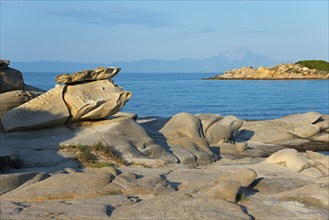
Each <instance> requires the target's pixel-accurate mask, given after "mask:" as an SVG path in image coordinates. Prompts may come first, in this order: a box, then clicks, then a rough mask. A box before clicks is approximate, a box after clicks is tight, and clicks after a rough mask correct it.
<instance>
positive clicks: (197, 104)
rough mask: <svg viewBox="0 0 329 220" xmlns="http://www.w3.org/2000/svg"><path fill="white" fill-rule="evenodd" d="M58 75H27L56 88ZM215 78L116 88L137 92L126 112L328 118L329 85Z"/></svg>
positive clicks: (129, 80) (125, 82)
mask: <svg viewBox="0 0 329 220" xmlns="http://www.w3.org/2000/svg"><path fill="white" fill-rule="evenodd" d="M58 74H59V73H31V72H26V73H23V76H24V80H25V82H26V83H27V84H29V85H32V86H36V87H39V88H43V89H46V90H48V89H51V88H53V87H54V85H55V80H54V78H55V76H56V75H58ZM213 75H214V74H199V73H163V74H159V73H156V74H152V73H119V75H118V76H116V77H115V78H113V81H114V83H115V84H118V85H120V86H121V87H123V88H124V89H125V90H129V91H132V92H133V96H132V97H131V99H130V100H129V101H128V103H127V104H126V105H125V107H124V108H123V111H126V112H134V113H137V114H138V116H139V117H144V116H171V115H174V114H176V113H179V112H190V113H216V114H221V115H235V116H238V117H240V118H242V119H273V118H278V117H282V116H285V115H288V114H294V113H304V112H309V111H316V112H320V113H322V114H328V113H329V80H273V81H271V80H255V81H253V80H201V79H202V78H204V77H210V76H213Z"/></svg>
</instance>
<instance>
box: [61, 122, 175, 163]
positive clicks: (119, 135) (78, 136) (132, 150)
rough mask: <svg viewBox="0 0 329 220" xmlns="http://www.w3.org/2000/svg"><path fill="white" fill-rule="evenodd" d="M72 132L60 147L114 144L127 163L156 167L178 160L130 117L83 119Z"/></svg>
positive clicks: (72, 128) (73, 127)
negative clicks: (90, 120)
mask: <svg viewBox="0 0 329 220" xmlns="http://www.w3.org/2000/svg"><path fill="white" fill-rule="evenodd" d="M71 132H73V133H72V135H71V136H72V138H70V139H69V140H65V141H62V142H60V145H61V146H66V145H71V144H86V145H92V144H95V143H97V142H102V143H103V144H105V145H108V146H112V147H114V148H115V149H116V150H117V151H119V152H120V153H121V154H122V156H123V157H124V158H125V159H126V160H127V161H128V162H133V163H142V164H145V165H148V166H155V165H163V164H165V163H170V162H173V163H175V162H176V161H177V159H176V158H175V156H173V155H172V154H170V153H169V152H167V151H166V150H165V149H164V148H162V147H161V146H160V145H158V144H155V143H154V141H153V140H152V139H151V138H150V137H149V136H148V135H147V133H146V132H145V130H144V129H143V128H142V127H141V126H140V125H139V124H137V123H136V121H135V120H133V119H131V118H129V117H125V116H121V117H118V118H113V119H110V120H102V121H95V122H81V123H79V125H78V126H72V127H71ZM90 137H93V138H90ZM59 139H63V138H60V137H59Z"/></svg>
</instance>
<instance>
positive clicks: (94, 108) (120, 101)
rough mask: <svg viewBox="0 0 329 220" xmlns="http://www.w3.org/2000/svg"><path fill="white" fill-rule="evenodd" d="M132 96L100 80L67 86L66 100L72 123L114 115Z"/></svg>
mask: <svg viewBox="0 0 329 220" xmlns="http://www.w3.org/2000/svg"><path fill="white" fill-rule="evenodd" d="M131 95H132V93H131V92H126V91H123V90H122V89H121V88H120V87H119V86H116V85H114V84H113V83H112V82H111V81H109V80H98V81H93V82H87V83H80V84H73V85H69V86H67V88H66V91H65V93H64V100H65V103H66V104H67V106H68V107H69V109H70V114H71V121H79V120H82V119H101V118H104V117H107V116H109V115H113V114H115V113H117V112H118V111H119V110H121V108H122V107H123V106H124V104H125V103H126V102H127V101H128V100H129V98H130V97H131Z"/></svg>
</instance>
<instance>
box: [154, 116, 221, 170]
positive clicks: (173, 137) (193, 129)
mask: <svg viewBox="0 0 329 220" xmlns="http://www.w3.org/2000/svg"><path fill="white" fill-rule="evenodd" d="M159 132H160V133H162V134H163V135H164V136H165V137H166V139H167V143H168V145H169V146H170V148H171V150H172V151H173V153H174V154H175V155H176V156H177V157H178V159H180V161H181V163H184V164H186V163H192V164H193V163H194V164H199V165H201V164H209V163H211V162H212V161H214V159H215V158H214V154H213V152H212V151H211V150H210V148H209V144H208V141H207V139H206V138H205V137H204V134H203V130H202V124H201V121H200V119H199V118H198V117H196V116H194V115H193V114H189V113H179V114H177V115H174V116H173V117H172V118H171V119H170V120H169V121H168V122H167V123H166V124H165V125H164V126H163V127H162V128H161V130H160V131H159Z"/></svg>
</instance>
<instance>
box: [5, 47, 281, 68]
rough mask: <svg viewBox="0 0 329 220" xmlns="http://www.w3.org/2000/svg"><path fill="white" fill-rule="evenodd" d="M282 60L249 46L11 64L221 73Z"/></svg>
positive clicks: (19, 65) (273, 63)
mask: <svg viewBox="0 0 329 220" xmlns="http://www.w3.org/2000/svg"><path fill="white" fill-rule="evenodd" d="M280 62H282V61H278V60H275V59H273V58H270V57H266V56H264V55H261V54H258V53H255V52H253V51H251V50H249V49H247V48H241V47H240V48H234V49H232V50H229V51H225V52H222V53H219V54H218V55H216V56H213V57H209V58H205V59H191V58H185V59H179V60H160V59H145V60H139V61H115V62H109V63H78V62H65V61H35V62H15V61H13V62H12V63H11V66H12V67H13V68H17V69H19V70H21V71H22V72H60V73H69V72H76V71H80V70H84V69H94V68H96V67H98V66H117V67H121V69H122V70H121V71H122V72H127V73H221V72H224V71H226V70H231V69H234V68H240V67H242V66H253V67H258V66H274V65H277V64H279V63H280Z"/></svg>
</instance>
